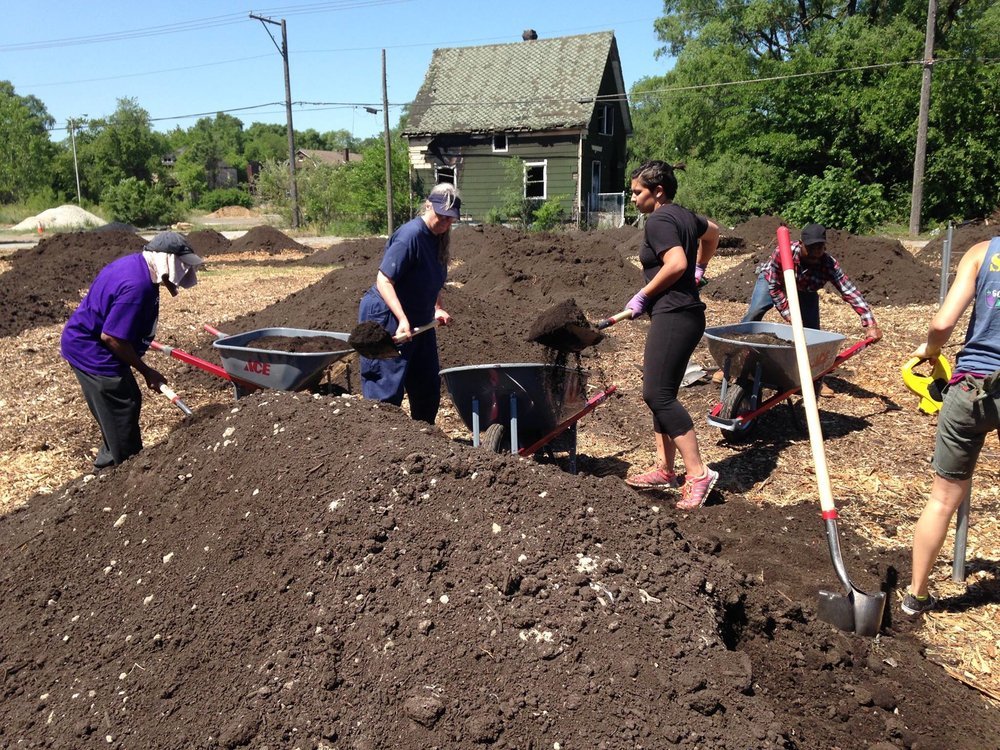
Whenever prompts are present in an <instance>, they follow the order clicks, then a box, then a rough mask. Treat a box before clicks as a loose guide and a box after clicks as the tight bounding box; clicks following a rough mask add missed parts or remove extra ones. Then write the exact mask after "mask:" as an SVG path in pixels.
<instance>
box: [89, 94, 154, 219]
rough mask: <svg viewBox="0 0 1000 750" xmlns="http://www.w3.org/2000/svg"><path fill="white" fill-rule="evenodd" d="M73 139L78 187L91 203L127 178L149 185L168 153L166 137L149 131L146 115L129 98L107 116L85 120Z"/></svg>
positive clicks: (149, 125)
mask: <svg viewBox="0 0 1000 750" xmlns="http://www.w3.org/2000/svg"><path fill="white" fill-rule="evenodd" d="M76 139H77V140H76V151H77V161H78V163H79V166H80V183H81V188H82V189H85V195H86V196H87V197H88V198H90V199H92V200H97V198H98V197H99V196H101V195H103V193H104V191H105V190H107V188H108V187H110V186H112V185H117V184H118V183H120V182H121V181H123V180H126V179H128V178H130V177H133V178H135V179H136V180H138V181H140V182H144V183H146V184H151V183H152V182H153V179H154V176H159V175H160V173H162V172H163V166H162V164H161V160H162V157H163V156H164V155H165V154H166V153H167V152H168V151H169V150H170V147H169V143H168V141H167V138H166V136H164V135H163V134H162V133H156V132H154V131H153V129H152V127H151V124H150V119H149V113H148V112H147V111H146V110H144V109H143V108H142V107H140V106H139V104H138V102H137V101H136V100H135V99H130V98H125V99H119V100H118V107H117V109H116V110H115V112H114V114H112V115H111V116H110V117H107V118H100V119H94V120H90V121H88V122H87V125H86V129H84V130H79V131H77V136H76Z"/></svg>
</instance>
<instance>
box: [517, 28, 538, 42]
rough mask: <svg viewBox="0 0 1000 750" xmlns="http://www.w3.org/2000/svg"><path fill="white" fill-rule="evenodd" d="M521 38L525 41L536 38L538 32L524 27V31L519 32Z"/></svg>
mask: <svg viewBox="0 0 1000 750" xmlns="http://www.w3.org/2000/svg"><path fill="white" fill-rule="evenodd" d="M521 39H523V40H524V41H526V42H530V41H533V40H535V39H538V32H537V31H535V30H534V29H525V30H524V31H522V32H521Z"/></svg>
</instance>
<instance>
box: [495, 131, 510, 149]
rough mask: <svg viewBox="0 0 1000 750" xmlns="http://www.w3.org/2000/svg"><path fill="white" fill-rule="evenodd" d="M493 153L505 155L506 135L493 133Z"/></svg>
mask: <svg viewBox="0 0 1000 750" xmlns="http://www.w3.org/2000/svg"><path fill="white" fill-rule="evenodd" d="M493 151H494V152H495V153H507V134H506V133H494V134H493Z"/></svg>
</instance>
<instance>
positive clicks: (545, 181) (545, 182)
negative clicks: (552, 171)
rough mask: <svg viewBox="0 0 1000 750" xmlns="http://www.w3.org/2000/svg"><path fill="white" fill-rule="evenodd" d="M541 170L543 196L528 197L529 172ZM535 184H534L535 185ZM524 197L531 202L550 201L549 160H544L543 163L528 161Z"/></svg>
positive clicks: (525, 166)
mask: <svg viewBox="0 0 1000 750" xmlns="http://www.w3.org/2000/svg"><path fill="white" fill-rule="evenodd" d="M539 167H540V168H541V170H542V180H541V183H542V194H541V195H528V170H529V169H537V168H539ZM533 184H534V183H533ZM524 197H525V198H526V199H529V200H542V201H544V200H548V197H549V161H548V159H542V160H541V161H526V162H524Z"/></svg>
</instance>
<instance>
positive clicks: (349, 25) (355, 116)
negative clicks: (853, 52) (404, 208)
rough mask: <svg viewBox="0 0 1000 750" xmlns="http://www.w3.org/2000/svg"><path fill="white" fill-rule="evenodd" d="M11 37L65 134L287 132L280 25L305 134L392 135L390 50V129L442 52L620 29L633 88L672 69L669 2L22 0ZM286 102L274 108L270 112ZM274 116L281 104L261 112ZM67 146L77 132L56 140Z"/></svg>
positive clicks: (0, 54) (8, 70) (17, 0)
mask: <svg viewBox="0 0 1000 750" xmlns="http://www.w3.org/2000/svg"><path fill="white" fill-rule="evenodd" d="M4 11H5V12H4V24H3V30H2V31H0V79H5V80H10V81H11V82H12V83H13V85H14V89H15V91H16V92H17V93H18V94H21V95H28V94H31V95H34V96H36V97H38V98H39V99H40V100H42V102H44V103H45V106H46V108H47V109H48V111H49V114H51V115H52V116H53V117H54V118H55V120H56V125H57V127H59V128H64V127H65V125H66V122H67V121H68V120H69V119H70V118H82V117H84V116H89V117H91V118H95V117H103V116H107V115H110V114H111V113H112V112H114V110H115V107H116V102H117V99H118V98H120V97H133V98H135V99H136V100H137V101H138V103H139V105H140V106H141V107H143V108H144V109H145V110H146V111H148V112H149V114H150V116H151V117H152V118H153V119H154V123H153V124H154V127H155V128H156V129H157V130H161V131H167V130H170V129H172V128H173V127H175V126H177V125H179V126H181V127H183V128H188V127H190V126H191V125H193V124H194V123H195V121H196V120H197V117H195V116H192V115H203V116H205V115H208V116H210V115H213V114H215V113H216V112H218V111H229V110H239V109H240V108H247V109H242V110H241V111H232V112H231V114H233V115H234V116H236V117H239V118H240V119H241V120H242V121H243V122H244V124H245V125H249V124H250V123H251V122H271V123H279V124H284V123H285V112H284V104H283V102H284V99H285V88H284V74H283V69H282V63H281V56H280V55H279V53H278V49H277V48H276V46H275V42H272V40H271V38H269V36H268V33H267V32H268V30H270V31H271V32H272V33H273V34H274V39H275V41H276V42H277V44H279V45H280V43H281V29H280V27H278V26H271V25H268V26H266V27H265V25H264V24H262V23H261V22H259V21H256V20H252V19H250V18H249V13H251V12H253V13H254V14H256V15H261V16H266V17H270V18H273V19H276V20H280V19H281V18H284V19H285V21H286V25H287V31H288V47H289V52H290V55H289V59H290V78H291V91H292V101H295V102H299V101H301V102H314V104H305V105H301V106H296V107H295V108H294V109H293V120H294V124H295V128H296V130H305V129H307V128H315V129H316V130H318V131H320V132H325V131H328V130H341V129H343V130H347V131H350V132H352V133H353V134H354V135H355V136H357V137H359V138H364V137H367V136H370V135H374V134H376V133H379V132H381V129H382V115H381V112H380V113H379V114H376V115H373V114H370V113H368V112H366V111H365V109H364V105H368V106H373V107H378V108H381V106H382V81H381V76H382V49H385V51H386V69H387V81H388V100H389V122H390V125H395V124H396V122H397V121H398V119H399V115H400V106H399V105H402V104H406V103H408V102H410V101H412V100H413V97H414V96H415V95H416V92H417V89H419V87H420V84H421V82H422V80H423V76H424V72H425V71H426V69H427V65H428V63H429V62H430V58H431V53H432V52H433V50H434V49H435V48H437V47H464V46H474V45H482V44H499V43H506V42H517V41H520V39H521V33H522V31H523V30H524V29H528V28H531V29H535V30H536V31H537V32H538V35H539V38H549V37H555V36H566V35H570V34H587V33H591V32H595V31H607V30H611V31H614V32H615V36H616V38H617V40H618V48H619V53H620V55H621V58H622V71H623V73H624V76H625V84H626V87H631V85H632V84H633V83H634V82H635V81H637V80H639V79H640V78H644V77H647V76H652V75H662V74H663V73H665V72H666V71H667V70H668V69H669V65H670V61H669V59H668V58H666V57H664V58H661V59H660V60H657V59H656V58H655V52H656V49H657V48H658V47H659V46H660V44H659V42H658V40H657V38H656V34H655V32H654V31H653V22H654V21H655V20H656V18H658V17H659V16H661V15H662V14H663V3H662V0H636V1H635V2H631V3H622V4H618V3H614V2H608V1H607V0H603V1H602V2H598V1H596V0H507V1H506V2H503V3H488V2H480V1H479V0H464V1H463V0H457V1H456V0H452V1H451V2H447V1H444V2H442V1H440V0H330V1H328V2H316V1H315V0H314V1H312V2H301V3H297V4H286V5H280V6H278V5H270V6H257V7H250V6H247V5H245V4H242V3H240V2H232V1H231V0H170V1H169V2H167V1H166V0H145V1H144V2H143V1H141V0H140V1H138V2H137V0H90V1H89V2H80V1H79V0H13V1H12V2H9V3H5V9H4ZM268 103H272V104H268ZM257 105H267V106H257ZM52 136H53V140H62V138H64V137H66V131H65V130H61V131H60V130H57V131H55V132H53V134H52Z"/></svg>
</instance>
